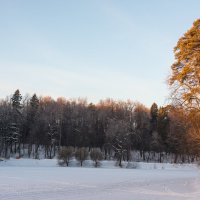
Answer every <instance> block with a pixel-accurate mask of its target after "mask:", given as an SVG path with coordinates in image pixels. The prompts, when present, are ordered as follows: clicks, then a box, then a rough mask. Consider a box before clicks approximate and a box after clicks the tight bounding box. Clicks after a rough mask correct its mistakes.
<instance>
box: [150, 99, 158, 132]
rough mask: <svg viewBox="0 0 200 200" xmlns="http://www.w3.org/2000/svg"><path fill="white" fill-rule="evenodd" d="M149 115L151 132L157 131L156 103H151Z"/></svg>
mask: <svg viewBox="0 0 200 200" xmlns="http://www.w3.org/2000/svg"><path fill="white" fill-rule="evenodd" d="M150 115H151V128H152V132H153V131H157V124H158V105H157V104H156V103H153V104H152V106H151V109H150Z"/></svg>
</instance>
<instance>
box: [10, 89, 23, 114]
mask: <svg viewBox="0 0 200 200" xmlns="http://www.w3.org/2000/svg"><path fill="white" fill-rule="evenodd" d="M11 100H12V107H13V108H14V109H16V110H18V111H19V110H20V109H21V108H22V106H21V100H22V95H21V94H20V91H19V90H18V89H17V90H16V91H15V93H14V94H13V96H12V98H11Z"/></svg>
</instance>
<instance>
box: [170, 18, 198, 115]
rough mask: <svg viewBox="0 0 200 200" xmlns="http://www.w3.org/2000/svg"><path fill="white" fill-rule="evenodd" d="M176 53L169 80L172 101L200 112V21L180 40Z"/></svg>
mask: <svg viewBox="0 0 200 200" xmlns="http://www.w3.org/2000/svg"><path fill="white" fill-rule="evenodd" d="M174 53H175V59H176V61H175V63H174V64H173V65H172V67H171V69H172V74H171V76H170V79H169V84H170V85H171V88H172V94H171V96H172V100H173V102H175V103H176V104H178V105H181V106H185V107H187V108H189V109H191V108H195V109H197V110H198V111H199V112H200V81H199V80H200V19H198V20H196V21H195V22H194V23H193V27H192V28H191V29H189V30H188V31H187V32H186V33H185V34H184V35H183V37H181V38H180V39H179V41H178V43H177V45H176V47H175V48H174Z"/></svg>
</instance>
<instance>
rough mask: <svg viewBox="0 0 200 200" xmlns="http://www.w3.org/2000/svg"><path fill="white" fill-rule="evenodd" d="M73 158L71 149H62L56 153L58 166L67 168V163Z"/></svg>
mask: <svg viewBox="0 0 200 200" xmlns="http://www.w3.org/2000/svg"><path fill="white" fill-rule="evenodd" d="M72 157H73V147H63V148H62V149H61V150H60V151H59V153H58V160H59V165H65V164H66V165H67V166H69V162H70V160H71V159H72Z"/></svg>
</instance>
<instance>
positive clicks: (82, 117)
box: [0, 90, 198, 163]
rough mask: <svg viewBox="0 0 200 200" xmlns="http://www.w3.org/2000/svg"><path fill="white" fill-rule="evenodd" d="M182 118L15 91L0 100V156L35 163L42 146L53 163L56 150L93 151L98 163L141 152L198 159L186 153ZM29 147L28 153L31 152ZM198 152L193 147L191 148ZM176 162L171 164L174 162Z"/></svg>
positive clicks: (126, 105) (129, 105)
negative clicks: (32, 159) (97, 154)
mask: <svg viewBox="0 0 200 200" xmlns="http://www.w3.org/2000/svg"><path fill="white" fill-rule="evenodd" d="M187 120H188V119H187V113H186V112H185V111H184V110H183V109H180V108H176V107H173V106H171V105H167V106H165V107H159V108H158V106H157V104H156V103H153V104H152V106H151V108H147V107H145V106H144V105H142V104H140V103H136V102H132V101H130V100H128V101H114V100H113V99H106V100H101V101H99V103H97V104H92V103H87V101H86V100H85V99H74V100H67V99H65V98H58V99H57V100H54V99H53V98H51V97H40V98H38V97H37V95H36V94H34V95H33V96H32V97H27V96H26V97H22V95H21V93H20V91H19V90H16V91H15V92H14V94H13V95H12V96H11V98H6V99H3V100H1V101H0V156H3V157H9V156H10V155H11V154H16V153H18V155H19V157H20V156H22V155H24V154H25V150H27V149H28V150H27V154H28V156H29V157H30V156H31V155H34V157H35V158H38V149H39V147H41V146H42V147H44V153H45V157H46V158H53V157H54V156H55V155H56V153H57V151H58V150H60V149H61V147H64V146H65V147H69V146H70V147H74V148H80V147H87V148H89V149H93V148H99V149H101V151H103V152H104V159H110V156H111V154H112V152H114V155H115V157H116V158H117V159H118V160H119V162H120V163H121V161H122V160H123V159H126V160H130V159H131V157H130V152H131V151H132V150H137V151H139V152H140V154H141V157H142V158H143V160H145V159H146V158H145V152H157V153H160V161H161V160H162V155H163V153H173V154H175V155H176V156H177V157H178V156H180V155H181V156H183V157H184V156H185V155H190V156H198V151H197V150H196V147H195V148H191V142H192V141H190V136H189V134H188V133H189V132H188V130H189V128H190V126H189V125H188V123H187ZM33 147H34V148H33ZM197 147H198V145H197ZM175 162H176V160H175Z"/></svg>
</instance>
